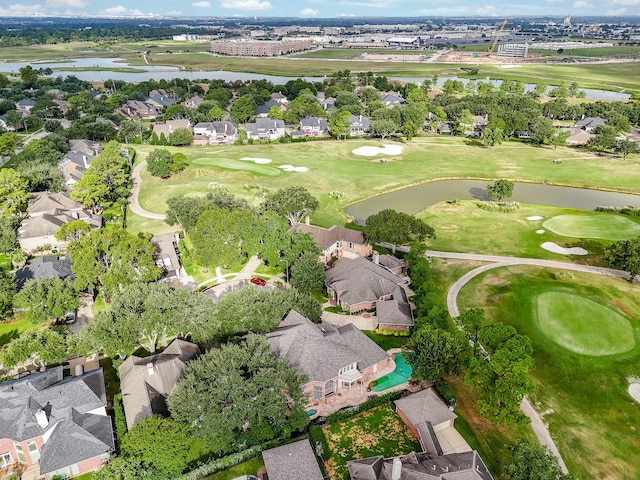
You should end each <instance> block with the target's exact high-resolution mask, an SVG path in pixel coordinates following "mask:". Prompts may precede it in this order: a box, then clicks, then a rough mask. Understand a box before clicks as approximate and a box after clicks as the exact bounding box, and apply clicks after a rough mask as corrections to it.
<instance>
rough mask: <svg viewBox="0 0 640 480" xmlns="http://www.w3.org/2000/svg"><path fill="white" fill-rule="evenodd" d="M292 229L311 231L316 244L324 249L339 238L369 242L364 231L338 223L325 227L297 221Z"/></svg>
mask: <svg viewBox="0 0 640 480" xmlns="http://www.w3.org/2000/svg"><path fill="white" fill-rule="evenodd" d="M291 230H292V231H294V232H303V233H310V234H311V236H312V237H313V240H314V241H315V242H316V244H318V246H319V247H320V248H322V249H323V250H326V249H327V248H329V247H330V246H331V245H333V244H334V243H336V242H337V241H339V240H342V241H344V242H352V243H357V244H360V245H366V243H367V242H366V240H365V239H364V235H363V234H362V232H359V231H358V230H352V229H350V228H344V227H338V226H337V225H333V226H331V227H330V228H323V227H318V226H316V225H307V224H306V223H295V224H294V225H293V226H292V227H291Z"/></svg>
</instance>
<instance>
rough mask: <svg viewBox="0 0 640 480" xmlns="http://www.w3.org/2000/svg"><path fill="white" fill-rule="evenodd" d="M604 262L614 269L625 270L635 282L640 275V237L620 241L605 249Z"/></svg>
mask: <svg viewBox="0 0 640 480" xmlns="http://www.w3.org/2000/svg"><path fill="white" fill-rule="evenodd" d="M604 260H605V261H606V262H607V263H608V264H609V265H610V266H611V267H613V268H617V269H618V270H623V271H625V272H627V273H628V274H629V276H630V280H631V281H633V279H634V278H635V276H636V275H638V274H640V237H636V238H632V239H630V240H619V241H617V242H614V243H612V244H611V245H608V246H607V247H606V248H605V252H604Z"/></svg>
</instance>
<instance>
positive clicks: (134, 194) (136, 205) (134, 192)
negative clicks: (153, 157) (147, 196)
mask: <svg viewBox="0 0 640 480" xmlns="http://www.w3.org/2000/svg"><path fill="white" fill-rule="evenodd" d="M138 155H143V154H141V153H138ZM146 166H147V161H146V160H143V161H142V162H140V163H139V164H138V165H136V166H135V168H134V169H133V170H132V171H131V177H132V179H133V185H132V187H131V195H129V208H131V211H132V212H133V213H135V214H136V215H139V216H141V217H145V218H153V219H155V220H164V219H165V218H167V216H166V215H163V214H161V213H152V212H148V211H147V210H145V209H143V208H142V207H141V206H140V202H139V201H138V195H140V187H141V186H142V177H141V176H140V172H141V171H142V169H143V168H144V167H146Z"/></svg>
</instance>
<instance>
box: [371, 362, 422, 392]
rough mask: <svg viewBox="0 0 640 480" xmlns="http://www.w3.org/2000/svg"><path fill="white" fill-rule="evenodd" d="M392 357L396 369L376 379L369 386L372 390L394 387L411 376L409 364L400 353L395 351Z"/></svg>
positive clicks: (411, 370) (378, 390) (379, 390)
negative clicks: (372, 384) (374, 382)
mask: <svg viewBox="0 0 640 480" xmlns="http://www.w3.org/2000/svg"><path fill="white" fill-rule="evenodd" d="M393 359H394V360H395V362H396V369H395V370H394V371H393V372H391V373H389V374H387V375H385V376H384V377H380V378H379V379H378V380H376V384H375V385H374V386H373V387H372V388H371V390H372V391H373V392H381V391H383V390H387V389H388V388H391V387H395V386H396V385H400V384H401V383H405V382H406V381H408V380H409V377H411V373H412V372H413V369H412V368H411V365H409V364H408V363H407V359H406V358H404V356H403V355H402V354H401V353H397V354H396V355H395V356H394V357H393Z"/></svg>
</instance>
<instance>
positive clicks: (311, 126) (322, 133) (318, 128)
mask: <svg viewBox="0 0 640 480" xmlns="http://www.w3.org/2000/svg"><path fill="white" fill-rule="evenodd" d="M300 132H302V134H303V135H304V136H305V137H328V136H329V124H328V123H327V121H326V120H325V119H324V118H318V117H304V118H303V119H302V120H300Z"/></svg>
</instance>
